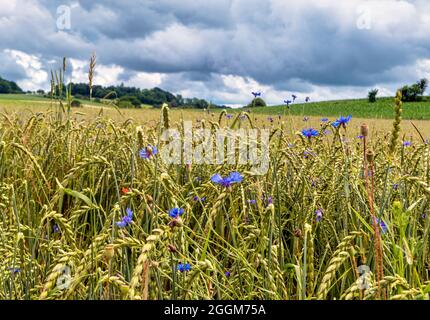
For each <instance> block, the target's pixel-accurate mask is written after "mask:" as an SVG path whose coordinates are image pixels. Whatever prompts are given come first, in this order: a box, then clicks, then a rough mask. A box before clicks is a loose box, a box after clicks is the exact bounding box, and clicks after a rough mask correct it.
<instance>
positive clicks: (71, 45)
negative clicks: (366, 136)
mask: <svg viewBox="0 0 430 320" xmlns="http://www.w3.org/2000/svg"><path fill="white" fill-rule="evenodd" d="M17 3H19V4H20V5H19V8H17V10H16V12H14V13H13V14H12V16H13V17H12V18H13V19H11V17H10V14H9V16H6V18H8V19H6V20H0V26H1V27H6V28H7V30H10V32H6V33H2V34H0V49H5V48H11V49H16V50H21V51H24V52H27V53H30V54H39V55H41V56H42V57H43V58H45V59H47V60H48V59H52V58H58V57H61V56H63V55H67V56H69V57H72V58H77V59H87V58H88V56H89V55H90V53H91V51H93V50H97V52H98V61H99V63H102V64H116V65H120V66H122V67H123V68H124V69H125V71H124V73H123V74H122V75H121V80H125V81H126V80H127V79H130V78H131V77H132V76H133V75H134V74H135V73H136V72H139V71H144V72H157V73H164V74H167V75H168V76H167V77H166V78H165V79H167V80H165V83H163V85H165V86H167V87H169V88H168V89H170V90H173V91H176V90H182V89H181V88H182V87H183V85H182V84H183V83H186V84H187V86H193V87H194V88H195V89H197V88H199V89H201V90H203V91H204V92H206V94H209V95H210V96H213V95H212V94H211V90H212V88H215V87H217V86H218V90H223V91H224V92H226V93H229V91H228V90H229V89H228V88H225V86H224V87H223V83H222V81H221V80H220V75H230V74H231V75H238V76H242V77H250V78H252V79H255V80H256V81H258V82H259V83H261V84H262V85H266V86H270V87H272V88H273V89H274V90H280V91H297V92H309V90H311V88H313V87H314V86H328V87H336V88H339V87H342V86H345V88H346V87H351V86H355V87H358V88H365V87H369V86H373V85H375V84H381V83H382V84H384V83H386V84H390V85H392V84H393V83H397V82H399V83H401V82H404V81H406V80H407V81H410V80H411V79H413V78H414V77H415V76H416V71H414V65H415V64H416V62H417V61H418V60H419V59H425V58H428V57H429V54H430V41H429V40H428V37H427V35H426V32H424V31H423V30H424V29H426V27H430V25H429V24H428V23H427V24H426V22H425V19H421V16H422V14H423V12H424V13H425V10H427V11H430V6H429V5H428V4H427V3H426V2H425V1H397V2H396V3H397V4H396V5H401V8H400V9H401V10H402V12H399V14H403V16H400V17H399V18H398V19H399V21H401V22H402V23H397V22H396V21H397V20H396V18H397V17H390V16H389V14H387V17H386V19H387V21H385V20H384V21H385V22H384V21H383V19H382V20H381V19H379V18H378V19H376V18H375V21H374V25H373V26H372V28H371V29H370V30H360V29H359V28H357V26H356V20H357V8H358V5H360V4H363V3H369V2H368V1H359V0H351V1H348V2H342V3H339V2H338V1H331V0H324V1H320V2H315V1H310V0H290V1H283V0H266V1H261V0H217V1H215V0H214V1H204V2H203V1H196V0H183V1H176V0H139V1H134V0H133V1H132V0H123V1H114V0H104V1H84V0H80V1H78V2H77V3H78V4H79V5H78V6H77V7H74V8H72V29H71V30H68V31H67V30H66V31H65V32H59V31H58V30H57V29H56V18H57V16H56V8H57V7H58V5H64V4H66V5H67V4H69V5H72V4H73V3H75V2H74V1H71V2H67V1H62V0H61V1H60V0H55V1H48V0H39V1H30V2H28V1H25V0H17ZM29 3H30V5H29ZM378 3H379V4H377V5H379V6H380V5H381V4H380V3H381V2H378ZM385 3H386V4H387V3H394V1H385ZM390 5H391V4H390ZM400 9H399V10H400ZM390 10H392V9H390ZM426 13H427V15H428V14H429V13H430V12H426ZM1 16H2V14H1V12H0V17H1ZM379 20H381V21H382V22H381V21H379ZM5 21H6V22H5ZM29 30H31V32H29ZM16 39H19V41H17V40H16ZM17 76H18V75H16V76H15V77H17ZM181 81H182V82H181ZM176 88H177V89H176Z"/></svg>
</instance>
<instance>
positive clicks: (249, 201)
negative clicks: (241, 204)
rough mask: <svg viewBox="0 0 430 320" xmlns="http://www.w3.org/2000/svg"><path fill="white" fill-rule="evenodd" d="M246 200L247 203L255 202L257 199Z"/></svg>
mask: <svg viewBox="0 0 430 320" xmlns="http://www.w3.org/2000/svg"><path fill="white" fill-rule="evenodd" d="M246 202H248V203H249V204H256V203H257V201H256V200H253V199H252V200H246Z"/></svg>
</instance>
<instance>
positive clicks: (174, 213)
mask: <svg viewBox="0 0 430 320" xmlns="http://www.w3.org/2000/svg"><path fill="white" fill-rule="evenodd" d="M182 214H184V209H182V208H173V209H170V211H169V216H170V217H171V218H174V219H175V218H178V217H179V216H181V215H182Z"/></svg>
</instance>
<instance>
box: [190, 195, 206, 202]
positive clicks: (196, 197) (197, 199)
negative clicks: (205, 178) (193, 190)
mask: <svg viewBox="0 0 430 320" xmlns="http://www.w3.org/2000/svg"><path fill="white" fill-rule="evenodd" d="M193 200H194V201H201V202H204V201H206V197H202V198H199V197H198V196H194V198H193Z"/></svg>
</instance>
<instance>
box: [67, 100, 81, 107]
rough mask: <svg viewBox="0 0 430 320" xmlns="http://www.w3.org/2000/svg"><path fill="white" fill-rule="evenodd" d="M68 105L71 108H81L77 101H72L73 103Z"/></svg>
mask: <svg viewBox="0 0 430 320" xmlns="http://www.w3.org/2000/svg"><path fill="white" fill-rule="evenodd" d="M70 105H71V106H72V107H73V108H80V107H82V103H81V102H80V101H79V100H73V101H72V102H71V103H70Z"/></svg>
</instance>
